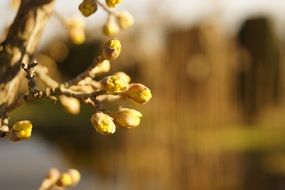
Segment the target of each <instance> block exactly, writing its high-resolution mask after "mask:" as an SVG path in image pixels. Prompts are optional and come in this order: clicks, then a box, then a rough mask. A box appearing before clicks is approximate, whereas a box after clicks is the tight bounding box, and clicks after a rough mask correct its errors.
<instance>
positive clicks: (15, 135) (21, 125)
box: [11, 120, 33, 141]
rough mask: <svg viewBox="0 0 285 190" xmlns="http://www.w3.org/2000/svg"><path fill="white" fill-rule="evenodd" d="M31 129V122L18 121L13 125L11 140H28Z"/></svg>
mask: <svg viewBox="0 0 285 190" xmlns="http://www.w3.org/2000/svg"><path fill="white" fill-rule="evenodd" d="M32 128H33V125H32V123H31V121H28V120H23V121H18V122H17V123H15V124H14V125H13V128H12V133H11V139H12V140H14V141H18V140H24V139H29V138H30V137H31V135H32Z"/></svg>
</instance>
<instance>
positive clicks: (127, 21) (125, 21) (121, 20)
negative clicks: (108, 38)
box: [117, 11, 134, 30]
mask: <svg viewBox="0 0 285 190" xmlns="http://www.w3.org/2000/svg"><path fill="white" fill-rule="evenodd" d="M117 21H118V24H119V26H120V28H121V29H123V30H125V29H127V28H129V27H131V26H132V25H133V24H134V18H133V16H132V15H131V14H130V13H129V12H127V11H123V12H121V13H119V14H118V16H117Z"/></svg>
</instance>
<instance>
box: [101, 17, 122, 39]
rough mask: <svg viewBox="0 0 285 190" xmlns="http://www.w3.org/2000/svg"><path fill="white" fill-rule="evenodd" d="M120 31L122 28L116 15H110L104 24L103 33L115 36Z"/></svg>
mask: <svg viewBox="0 0 285 190" xmlns="http://www.w3.org/2000/svg"><path fill="white" fill-rule="evenodd" d="M119 32H120V28H119V26H118V23H117V22H116V19H115V17H114V16H109V18H108V20H107V22H106V23H105V24H104V26H103V33H104V34H105V35H106V36H114V35H116V34H118V33H119Z"/></svg>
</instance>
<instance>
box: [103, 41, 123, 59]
mask: <svg viewBox="0 0 285 190" xmlns="http://www.w3.org/2000/svg"><path fill="white" fill-rule="evenodd" d="M121 50H122V45H121V42H120V41H119V40H117V39H112V40H109V41H107V42H106V43H105V45H104V47H103V56H104V58H105V59H106V60H114V59H117V58H118V57H119V55H120V53H121Z"/></svg>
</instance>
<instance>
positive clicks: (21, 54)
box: [0, 0, 54, 112]
mask: <svg viewBox="0 0 285 190" xmlns="http://www.w3.org/2000/svg"><path fill="white" fill-rule="evenodd" d="M53 2H54V1H53V0H37V1H35V0H22V2H21V5H20V7H19V10H18V12H17V15H16V17H15V19H14V21H13V24H12V25H11V27H10V29H9V32H8V35H7V37H6V39H5V41H3V42H2V43H1V46H0V112H4V111H5V110H3V108H4V107H5V106H7V105H9V104H11V103H12V102H13V101H14V100H15V98H16V96H17V94H18V89H19V85H20V81H21V79H22V78H23V76H24V75H23V72H22V71H21V63H22V62H23V61H24V62H28V61H29V59H30V57H29V56H28V55H33V53H34V52H35V50H36V47H37V45H38V43H39V40H40V36H41V34H42V31H43V29H44V27H45V25H46V23H47V20H48V18H49V16H50V14H51V12H52V9H53Z"/></svg>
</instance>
